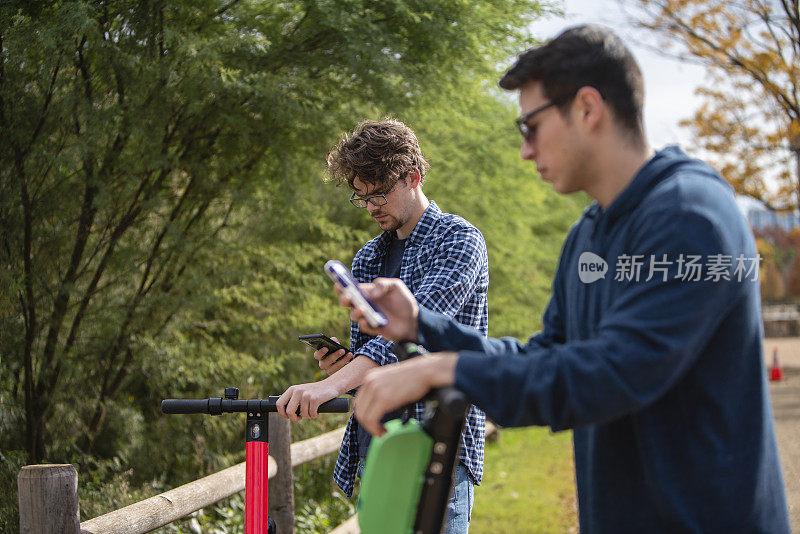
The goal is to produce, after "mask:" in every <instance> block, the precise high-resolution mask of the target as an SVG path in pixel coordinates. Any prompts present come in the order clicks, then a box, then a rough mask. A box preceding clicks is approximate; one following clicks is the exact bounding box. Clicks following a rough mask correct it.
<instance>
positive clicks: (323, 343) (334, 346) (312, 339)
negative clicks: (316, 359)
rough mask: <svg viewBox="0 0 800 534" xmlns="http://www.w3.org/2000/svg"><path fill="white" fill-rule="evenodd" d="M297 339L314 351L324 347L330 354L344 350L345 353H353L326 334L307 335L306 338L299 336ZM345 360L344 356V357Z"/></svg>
mask: <svg viewBox="0 0 800 534" xmlns="http://www.w3.org/2000/svg"><path fill="white" fill-rule="evenodd" d="M297 339H299V340H300V341H302V342H303V343H305V344H306V345H308V346H309V347H311V348H312V349H314V350H319V349H321V348H322V347H325V348H326V349H328V352H329V353H331V352H336V351H337V350H341V349H344V353H345V354H347V353H348V352H353V351H351V350H350V349H348V348H347V347H345V346H344V345H342V344H341V343H337V342H335V341H334V340H332V339H331V338H329V337H328V336H326V335H324V334H306V335H304V336H297ZM342 357H343V358H344V356H342Z"/></svg>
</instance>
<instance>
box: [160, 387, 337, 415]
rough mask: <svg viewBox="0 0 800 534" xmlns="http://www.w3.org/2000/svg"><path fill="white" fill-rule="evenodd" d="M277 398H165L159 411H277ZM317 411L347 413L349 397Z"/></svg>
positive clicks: (180, 412)
mask: <svg viewBox="0 0 800 534" xmlns="http://www.w3.org/2000/svg"><path fill="white" fill-rule="evenodd" d="M237 393H238V392H237ZM226 396H227V390H226ZM277 400H278V397H267V398H266V399H248V400H238V399H235V398H233V399H232V398H225V399H223V398H221V397H211V398H209V399H165V400H163V401H161V411H162V412H164V413H167V414H188V413H202V414H209V415H220V414H223V413H236V412H247V413H252V412H260V413H265V412H266V413H269V412H277V411H278V410H277V408H276V407H275V401H277ZM317 411H318V412H319V413H347V412H349V411H350V399H348V398H346V397H339V398H336V399H331V400H329V401H328V402H323V403H322V404H320V406H319V408H318V409H317Z"/></svg>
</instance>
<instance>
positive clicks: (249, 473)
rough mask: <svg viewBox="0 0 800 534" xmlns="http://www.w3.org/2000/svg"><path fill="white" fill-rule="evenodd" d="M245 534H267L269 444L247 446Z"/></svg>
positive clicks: (258, 442) (256, 442) (248, 443)
mask: <svg viewBox="0 0 800 534" xmlns="http://www.w3.org/2000/svg"><path fill="white" fill-rule="evenodd" d="M245 462H246V464H247V469H246V471H245V489H244V501H245V506H244V514H245V522H244V525H245V527H244V528H245V534H267V530H268V526H267V521H268V517H269V515H268V512H269V443H266V442H264V441H248V442H247V444H246V445H245Z"/></svg>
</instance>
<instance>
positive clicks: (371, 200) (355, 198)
mask: <svg viewBox="0 0 800 534" xmlns="http://www.w3.org/2000/svg"><path fill="white" fill-rule="evenodd" d="M390 192H391V189H390V190H389V191H387V192H385V193H381V194H380V195H370V196H368V197H360V196H358V195H356V193H355V191H353V194H352V195H350V204H352V205H353V206H355V207H357V208H360V209H366V207H367V202H369V203H370V204H372V205H373V206H383V205H385V204H388V202H389V201H388V200H386V195H388V194H389V193H390ZM376 198H382V199H383V202H376V201H375V200H374V199H376ZM359 202H363V204H364V205H363V206H359V205H358V203H359Z"/></svg>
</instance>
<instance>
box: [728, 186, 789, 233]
mask: <svg viewBox="0 0 800 534" xmlns="http://www.w3.org/2000/svg"><path fill="white" fill-rule="evenodd" d="M736 203H737V204H738V205H739V209H740V210H741V211H742V213H743V214H744V216H745V217H747V222H749V223H750V227H751V228H752V229H753V231H756V232H760V231H762V230H764V229H765V228H781V229H782V230H785V231H787V232H789V231H790V230H792V229H794V228H797V227H800V213H798V212H797V210H795V211H794V212H791V211H775V210H774V209H772V208H770V207H769V206H767V205H766V204H764V203H763V202H761V201H760V200H757V199H755V198H753V197H751V196H747V195H736Z"/></svg>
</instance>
